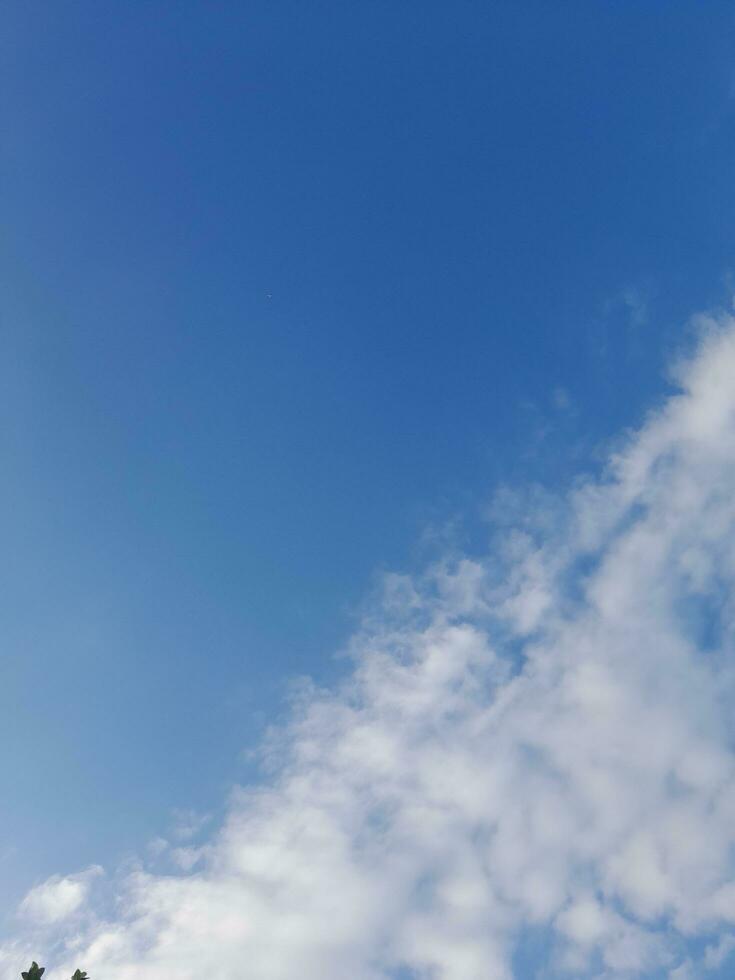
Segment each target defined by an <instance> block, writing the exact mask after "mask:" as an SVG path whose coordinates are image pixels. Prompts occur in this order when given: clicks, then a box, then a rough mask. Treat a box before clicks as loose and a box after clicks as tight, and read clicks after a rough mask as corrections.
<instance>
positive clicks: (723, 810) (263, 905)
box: [0, 320, 735, 980]
mask: <svg viewBox="0 0 735 980" xmlns="http://www.w3.org/2000/svg"><path fill="white" fill-rule="evenodd" d="M701 333H702V336H701V340H700V344H699V347H698V350H697V352H696V354H695V355H694V356H693V357H692V358H691V359H690V360H689V361H688V362H686V363H685V364H682V365H680V366H679V369H678V375H677V376H678V381H679V384H680V391H679V392H678V393H677V394H675V395H674V396H672V397H671V398H670V399H669V400H668V401H667V402H666V404H665V405H664V406H663V407H662V408H661V409H660V410H658V411H657V412H655V413H653V414H651V416H650V417H649V418H648V419H647V421H646V422H645V424H644V425H643V427H642V428H641V429H640V430H639V431H638V432H637V433H634V434H632V435H630V436H629V438H628V439H627V442H626V444H625V445H624V446H623V447H622V448H621V449H620V450H619V451H618V453H617V454H616V455H615V456H614V458H612V459H611V460H610V462H609V466H608V469H607V471H606V473H605V474H604V476H603V477H601V478H600V479H598V480H594V481H587V482H586V483H580V484H579V485H577V486H576V487H575V488H574V490H573V492H572V493H570V494H569V495H568V497H567V498H566V499H565V500H559V499H557V500H553V499H551V498H549V497H547V496H546V495H543V494H540V495H539V494H535V493H534V494H532V495H531V496H530V497H527V498H525V499H527V500H528V501H530V502H533V501H535V506H536V507H537V512H533V513H529V512H525V513H520V514H518V513H517V511H518V507H517V504H518V500H519V499H522V498H520V497H519V498H517V499H516V498H513V495H512V494H508V493H506V494H505V496H504V498H503V512H504V513H505V514H506V515H512V521H510V522H506V523H508V525H509V526H506V527H505V528H500V529H499V530H498V531H497V535H496V538H495V541H494V545H493V549H492V552H491V554H490V555H489V556H488V557H486V558H484V559H478V558H472V559H470V558H467V557H463V558H456V557H454V558H451V559H449V558H448V559H446V560H445V561H443V562H439V563H437V564H436V565H434V566H433V567H432V568H430V569H429V570H427V572H426V573H425V574H424V575H423V576H421V577H418V578H415V579H412V580H407V579H405V578H398V577H393V578H391V579H389V581H388V583H387V592H386V599H385V602H384V603H383V604H382V605H379V606H378V607H377V608H376V609H375V610H373V611H372V613H371V615H370V616H369V617H368V618H367V620H366V626H365V629H364V630H363V631H362V632H361V633H360V634H359V635H357V636H356V637H355V638H354V640H353V643H352V653H353V656H354V670H353V672H352V674H351V676H350V677H349V679H348V680H347V681H346V682H345V683H344V684H343V685H342V686H341V687H340V688H339V689H338V690H336V691H319V690H315V689H305V690H303V691H302V692H301V695H300V699H299V702H298V704H297V706H296V707H295V709H294V717H293V720H292V721H291V722H290V724H289V725H288V726H287V727H286V728H285V729H284V730H282V731H280V733H277V734H276V736H274V738H273V739H272V740H271V741H270V742H269V746H268V752H269V755H270V759H269V761H270V763H271V766H272V772H273V774H272V776H271V777H270V778H269V780H268V781H267V782H266V783H265V784H264V785H263V786H260V787H255V788H250V789H246V790H238V791H237V792H236V793H235V794H234V795H233V798H232V801H231V804H230V807H229V815H228V817H227V820H226V823H225V825H224V827H223V828H222V829H221V831H219V832H218V833H216V834H214V835H211V836H210V839H209V840H208V842H207V844H206V846H205V847H204V848H203V849H201V851H200V850H199V849H197V850H196V851H192V852H191V856H192V858H194V857H196V859H197V860H198V862H199V863H197V864H192V866H191V867H192V870H191V871H190V872H189V873H183V872H181V871H179V872H177V873H175V874H171V875H161V874H155V873H153V872H151V871H146V870H137V871H135V872H134V873H132V874H130V873H128V874H126V875H124V876H123V877H121V879H120V880H119V881H118V883H117V885H116V892H115V898H116V901H117V904H116V906H115V908H116V911H115V912H114V913H113V914H111V915H110V916H109V917H107V918H98V917H95V916H94V915H93V914H92V913H91V912H90V915H89V918H88V919H87V921H86V925H85V926H84V927H83V928H82V929H81V931H77V932H76V933H75V934H74V937H73V944H74V945H73V954H72V953H71V952H68V951H67V952H65V951H64V949H63V948H62V949H61V950H60V952H58V953H57V954H56V957H55V965H57V966H58V968H59V970H60V971H61V972H60V974H59V975H63V971H64V970H70V969H71V968H73V967H74V966H75V965H77V964H79V965H82V966H83V967H84V969H86V970H88V971H89V972H90V974H91V975H92V976H104V977H105V978H106V980H133V978H135V980H154V978H155V980H174V978H176V980H194V978H195V977H196V978H199V977H200V976H203V975H206V974H213V973H216V975H217V976H218V977H221V978H222V980H241V978H242V977H243V976H252V977H257V978H258V980H292V978H293V977H294V976H297V975H298V976H299V977H301V978H303V980H343V978H344V977H345V976H350V977H351V978H352V980H379V978H386V977H390V976H391V975H393V974H394V973H395V971H396V970H398V969H399V968H403V969H405V970H407V971H410V972H412V973H413V975H415V976H417V977H431V978H436V980H510V978H512V977H513V976H514V970H513V962H514V960H513V956H514V952H515V951H516V947H517V943H518V941H519V937H522V936H523V934H524V932H525V931H527V930H528V928H532V927H534V926H538V927H540V928H542V929H545V930H548V934H549V936H550V939H549V947H548V950H547V955H546V964H545V965H546V969H547V973H548V975H549V976H554V975H557V974H561V973H564V972H565V971H566V972H567V973H568V972H569V971H571V972H573V973H574V972H576V973H578V974H579V975H582V976H590V975H595V976H599V977H605V978H609V980H613V978H623V977H644V976H648V975H654V974H658V973H660V971H664V972H666V973H668V974H669V975H670V976H671V977H672V978H673V977H676V978H683V977H687V976H696V975H698V974H699V973H701V972H702V970H703V969H707V968H714V967H716V966H717V965H718V964H719V963H720V962H722V961H724V958H725V956H726V955H728V954H729V952H730V951H731V948H732V940H731V939H729V938H728V937H729V936H730V932H731V928H730V927H731V926H732V925H733V924H735V865H734V864H733V858H732V853H733V845H735V754H733V734H735V733H734V731H733V720H732V719H733V712H732V707H733V705H734V704H735V700H734V693H735V692H734V690H733V687H734V684H733V682H734V680H735V674H734V673H733V668H732V654H733V647H734V632H735V604H734V602H733V594H734V590H733V585H734V584H735V323H734V322H733V321H730V320H722V321H721V322H715V321H714V320H711V321H703V322H702V324H701ZM511 525H515V526H511ZM179 852H180V854H183V856H184V858H187V860H182V861H180V864H181V865H183V866H187V865H188V856H189V851H188V850H187V849H179ZM69 880H70V879H56V880H54V882H53V884H52V885H49V883H47V885H48V887H49V888H50V891H51V892H54V890H56V892H58V893H59V894H62V893H61V892H59V885H60V882H61V881H69ZM45 887H46V886H41V888H45ZM38 891H39V890H38V889H36V892H38ZM32 894H34V893H32ZM75 894H76V893H75ZM29 900H30V896H29V898H27V899H26V900H25V902H24V905H25V906H26V911H28V903H29ZM44 901H45V900H44ZM44 901H42V900H41V899H34V900H33V901H32V902H31V903H30V904H31V906H33V905H34V903H35V905H36V907H38V908H43V907H44ZM67 904H72V905H73V904H74V902H73V901H72V902H71V903H69V901H68V899H67ZM61 905H64V902H63V901H60V906H61ZM48 907H49V908H53V907H54V905H53V902H51V901H50V900H49V902H48ZM74 908H77V906H76V905H74ZM46 918H47V920H48V921H49V922H53V921H54V915H53V914H51V915H50V916H49V915H47V917H46ZM50 935H51V934H50V933H49V936H50ZM692 939H697V940H700V941H701V940H704V941H706V943H708V944H709V945H708V947H707V951H706V953H705V956H704V960H701V959H700V960H698V959H697V958H696V957H697V955H698V954H697V952H696V945H692V944H691V943H690V940H692ZM33 941H34V942H36V943H39V942H43V941H44V940H43V934H40V935H39V934H38V933H35V934H34V937H33ZM24 942H27V941H26V940H25V939H24V938H23V936H22V935H20V936H17V937H16V938H15V941H14V943H13V944H11V945H9V946H8V947H7V948H6V950H5V952H4V953H1V954H0V978H2V980H10V978H11V977H13V978H15V969H16V959H18V958H19V957H20V953H21V952H22V953H23V954H24V955H25V953H26V952H28V953H31V954H33V955H35V956H40V955H42V953H43V949H42V948H40V947H38V946H36V947H35V948H34V949H30V948H27V946H24V945H23V943H24ZM48 942H49V943H50V942H51V939H50V938H49V939H48ZM700 946H701V943H700ZM44 948H46V949H50V946H48V945H47V946H46V947H44ZM16 953H17V954H18V955H17V957H16ZM14 957H15V958H14ZM26 958H27V957H26ZM72 960H73V961H74V962H73V963H72ZM6 964H7V965H6Z"/></svg>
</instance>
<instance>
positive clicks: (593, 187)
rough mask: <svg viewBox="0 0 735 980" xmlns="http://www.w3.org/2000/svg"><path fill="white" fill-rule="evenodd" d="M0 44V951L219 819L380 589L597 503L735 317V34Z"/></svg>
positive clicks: (549, 29)
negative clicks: (533, 520) (578, 486)
mask: <svg viewBox="0 0 735 980" xmlns="http://www.w3.org/2000/svg"><path fill="white" fill-rule="evenodd" d="M3 21H4V27H3V31H2V38H1V39H0V45H2V53H1V56H0V62H1V63H2V68H0V72H1V75H0V88H1V90H2V93H3V94H2V129H3V133H4V139H3V153H2V160H1V166H2V175H1V178H2V179H1V186H2V198H3V225H4V234H3V236H2V245H1V246H0V247H1V249H2V252H1V253H0V254H1V255H2V270H3V274H2V286H1V290H2V292H1V293H0V295H1V297H2V329H1V333H0V382H1V384H0V412H1V418H2V426H1V427H0V440H1V446H2V457H3V461H4V466H3V480H2V484H0V500H1V501H2V507H0V527H1V528H2V540H3V542H4V554H5V562H4V565H3V573H2V588H0V631H1V633H2V649H3V653H2V667H1V668H0V718H2V729H1V731H2V737H1V738H0V772H2V774H3V785H4V790H3V793H2V798H3V803H2V806H1V807H0V913H1V914H3V915H4V919H3V921H4V922H5V923H6V926H7V929H9V930H11V931H12V930H13V929H14V928H15V926H14V925H13V923H14V922H15V918H14V916H15V912H14V910H15V908H16V906H17V905H18V902H19V901H20V900H21V899H22V898H23V896H24V895H25V894H26V893H27V892H28V890H29V889H30V888H31V887H32V886H34V885H36V884H38V883H39V882H42V881H44V880H46V879H49V878H50V877H51V876H54V875H73V874H76V873H77V872H78V871H79V869H85V868H88V867H90V866H97V865H103V866H105V867H118V866H120V864H121V862H125V861H128V860H131V859H132V856H133V855H141V854H143V853H147V852H146V848H148V847H149V843H150V841H151V840H154V839H157V838H167V839H168V838H169V837H171V836H173V837H175V836H176V827H177V826H178V824H180V823H181V822H182V820H183V821H184V822H186V819H188V818H186V816H184V817H182V813H183V814H188V812H189V811H195V812H196V813H202V814H213V817H212V823H213V824H216V823H217V822H218V821H219V820H220V817H221V814H222V811H223V809H224V808H225V806H226V801H227V799H228V794H229V793H230V790H231V787H232V786H233V785H234V784H237V783H243V782H247V781H248V780H251V779H253V778H255V774H256V768H255V765H254V763H253V761H252V758H251V756H250V755H249V754H248V752H249V751H250V750H253V749H255V748H256V747H257V746H258V745H259V744H260V740H261V737H262V733H263V731H264V730H265V729H266V728H267V727H268V726H269V725H271V724H272V723H274V722H275V721H277V720H278V719H280V718H282V717H283V715H284V697H285V695H286V693H287V692H288V690H289V689H290V686H291V685H292V683H293V679H294V678H295V677H299V676H303V675H308V676H310V677H312V678H314V679H315V680H316V681H317V683H324V684H327V685H329V684H334V683H335V682H336V680H337V678H339V677H343V676H344V675H345V674H346V673H349V671H350V669H351V668H350V667H348V666H347V665H346V663H345V661H343V660H335V658H334V654H335V652H336V651H337V650H339V649H342V648H343V647H344V646H345V645H347V644H349V643H350V642H353V643H354V640H353V641H350V637H354V635H355V632H356V631H358V630H359V629H360V627H358V623H359V622H360V615H361V612H360V611H361V610H362V609H363V608H364V604H365V602H366V597H367V596H368V595H370V594H371V593H372V592H373V590H374V589H375V588H376V587H377V588H381V587H382V586H381V585H380V584H379V583H380V582H381V581H382V579H381V576H382V574H383V573H384V572H386V571H390V572H400V573H406V574H418V575H421V574H423V572H421V569H423V568H425V566H426V563H427V562H431V561H434V560H435V559H436V556H437V554H438V553H439V552H441V551H442V549H444V550H445V551H446V550H451V552H452V554H456V550H457V549H462V550H463V552H464V553H465V554H466V555H467V556H469V558H468V560H469V559H474V558H476V557H477V555H478V554H479V553H484V552H485V551H486V550H487V541H488V540H489V538H490V537H491V535H492V533H494V532H492V531H491V529H490V526H489V524H488V517H487V515H488V512H489V510H490V511H492V513H493V514H496V513H497V506H496V507H495V510H493V509H492V507H491V502H492V501H495V502H496V505H497V501H498V499H500V498H498V488H499V487H501V486H505V487H512V488H514V489H513V490H512V492H510V496H511V497H512V498H513V500H515V501H516V504H515V507H516V511H517V510H518V508H521V510H522V512H523V513H524V514H526V515H527V517H526V519H527V520H530V517H529V516H528V515H529V514H530V513H531V511H530V510H529V509H528V508H531V509H532V510H533V513H534V514H536V510H535V509H533V508H535V507H536V504H534V505H533V506H532V504H530V503H518V502H517V501H518V499H522V500H526V498H525V497H523V495H522V494H521V497H520V498H518V497H517V494H518V493H520V491H519V490H518V488H519V487H523V486H528V485H531V484H535V483H538V484H543V486H544V487H546V490H547V491H548V492H549V493H552V494H563V493H564V488H565V487H567V486H569V485H570V484H572V483H573V482H574V481H575V480H577V481H578V480H579V479H580V478H582V476H583V475H589V474H592V475H593V476H592V477H590V478H594V474H596V473H597V472H598V471H599V469H600V467H601V465H602V464H603V462H604V460H605V459H606V458H607V456H608V449H607V448H606V447H607V446H608V445H609V444H610V443H611V442H612V443H617V441H619V439H620V438H621V433H622V432H624V431H625V430H626V429H627V428H629V427H631V426H638V425H640V424H641V422H642V420H643V418H644V416H645V413H646V411H648V410H649V409H650V408H651V406H652V405H655V404H659V403H660V402H661V399H662V398H663V397H664V396H665V395H666V394H667V393H670V391H671V390H672V388H671V383H670V381H668V380H667V379H666V376H665V372H664V368H665V365H666V364H667V363H668V362H669V361H670V359H671V357H672V355H673V352H675V351H676V350H678V349H679V347H680V345H681V344H682V343H684V342H687V341H688V340H690V338H691V332H692V331H691V328H690V327H689V326H688V321H689V318H690V316H691V315H692V314H694V313H695V312H697V311H701V310H711V309H714V308H718V307H722V306H727V305H728V304H729V295H730V289H731V285H732V283H731V275H732V272H733V257H734V255H733V236H732V227H733V221H732V218H733V206H734V205H735V186H734V185H733V180H732V174H733V172H735V115H734V112H735V100H734V98H733V92H734V91H735V88H734V86H735V60H734V57H733V55H734V52H733V41H734V40H735V35H734V28H735V11H733V8H732V5H731V4H728V3H718V2H711V3H708V4H707V5H706V7H704V6H702V5H698V4H694V3H678V2H668V3H663V2H661V3H659V2H651V3H647V4H639V3H633V2H618V3H614V4H613V3H597V2H593V3H590V2H568V3H564V4H549V3H531V2H521V3H509V2H508V3H488V2H484V3H480V2H463V0H459V2H454V3H451V4H450V3H435V2H431V0H429V2H424V3H420V4H418V3H414V4H409V3H396V2H393V3H384V2H374V3H369V4H358V3H353V2H348V3H326V2H325V3H322V2H319V0H315V2H312V3H309V4H297V3H291V2H288V0H286V2H282V3H277V4H274V3H272V2H270V3H265V2H262V3H261V2H257V0H248V2H247V3H235V2H222V3H218V4H202V3H190V2H186V0H179V2H177V3H165V2H152V3H135V2H133V3H125V4H119V3H111V2H107V0H95V2H94V3H92V2H87V0H79V2H76V3H74V4H58V3H51V2H40V0H39V2H32V3H21V2H14V0H10V2H9V3H7V4H6V6H5V11H4V17H3ZM697 363H699V362H697ZM703 370H704V369H703ZM717 383H719V384H721V385H724V386H725V387H726V386H727V378H725V379H724V380H723V379H720V380H719V381H718V382H717ZM693 397H694V396H693ZM641 438H643V437H641ZM713 465H714V464H713ZM713 479H714V477H713ZM723 479H724V477H723ZM501 496H502V495H501ZM533 499H534V500H538V497H535V498H533ZM506 502H507V501H506ZM523 508H526V509H523ZM542 509H543V508H542ZM493 519H495V518H493ZM447 528H452V530H451V532H449V531H447ZM450 538H451V546H450V545H449V544H448V543H447V542H448V541H449V539H450ZM575 567H576V566H575ZM389 581H394V580H393V579H389ZM401 581H402V580H401ZM402 594H403V593H402ZM697 594H699V593H697ZM707 615H708V616H710V617H711V616H712V613H708V614H707ZM519 642H520V641H519ZM289 730H290V729H289ZM85 880H86V879H85ZM683 914H684V913H682V915H683ZM564 921H566V920H564ZM585 921H586V920H585ZM488 955H489V954H488ZM713 955H714V954H713ZM1 966H2V962H0V967H1ZM651 975H653V973H652V974H651ZM330 976H331V975H330ZM681 976H682V977H683V976H684V974H682V975H681Z"/></svg>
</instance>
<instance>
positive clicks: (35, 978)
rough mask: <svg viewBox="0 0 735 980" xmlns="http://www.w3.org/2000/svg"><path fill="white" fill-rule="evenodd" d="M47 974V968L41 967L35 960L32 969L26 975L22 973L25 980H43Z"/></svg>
mask: <svg viewBox="0 0 735 980" xmlns="http://www.w3.org/2000/svg"><path fill="white" fill-rule="evenodd" d="M45 972H46V967H45V966H39V965H38V963H36V961H35V960H34V961H33V962H32V963H31V968H30V970H28V971H27V972H26V973H21V976H22V977H23V980H41V977H42V976H43V975H44V973H45Z"/></svg>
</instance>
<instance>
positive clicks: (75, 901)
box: [19, 866, 102, 925]
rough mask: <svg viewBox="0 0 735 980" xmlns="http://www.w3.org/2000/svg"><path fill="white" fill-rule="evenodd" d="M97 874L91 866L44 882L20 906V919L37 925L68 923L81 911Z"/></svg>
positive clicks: (96, 869) (95, 869)
mask: <svg viewBox="0 0 735 980" xmlns="http://www.w3.org/2000/svg"><path fill="white" fill-rule="evenodd" d="M100 874H102V868H100V867H97V866H94V867H91V868H87V870H86V871H82V872H81V873H80V874H76V875H69V876H68V877H66V878H62V877H61V876H60V875H54V876H53V877H52V878H48V879H47V880H46V881H44V882H42V883H41V884H40V885H36V887H35V888H32V889H31V890H30V891H29V892H28V894H27V895H26V896H25V898H24V899H23V901H22V902H21V903H20V908H19V913H20V915H21V917H22V918H27V919H30V920H31V921H33V922H34V923H36V924H41V925H44V924H45V925H52V924H56V923H59V922H62V921H63V920H65V919H68V918H69V917H70V916H72V915H73V914H74V913H75V912H77V911H78V910H79V909H80V908H81V907H82V905H83V904H84V902H85V901H86V898H87V895H88V893H89V889H90V886H91V883H92V881H93V879H94V878H96V877H97V876H98V875H100Z"/></svg>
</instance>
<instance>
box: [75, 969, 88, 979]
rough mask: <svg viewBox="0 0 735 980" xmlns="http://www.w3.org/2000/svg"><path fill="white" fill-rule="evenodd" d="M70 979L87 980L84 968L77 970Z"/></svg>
mask: <svg viewBox="0 0 735 980" xmlns="http://www.w3.org/2000/svg"><path fill="white" fill-rule="evenodd" d="M71 980H88V977H87V972H86V970H77V971H76V973H75V974H74V976H73V977H72V978H71Z"/></svg>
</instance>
